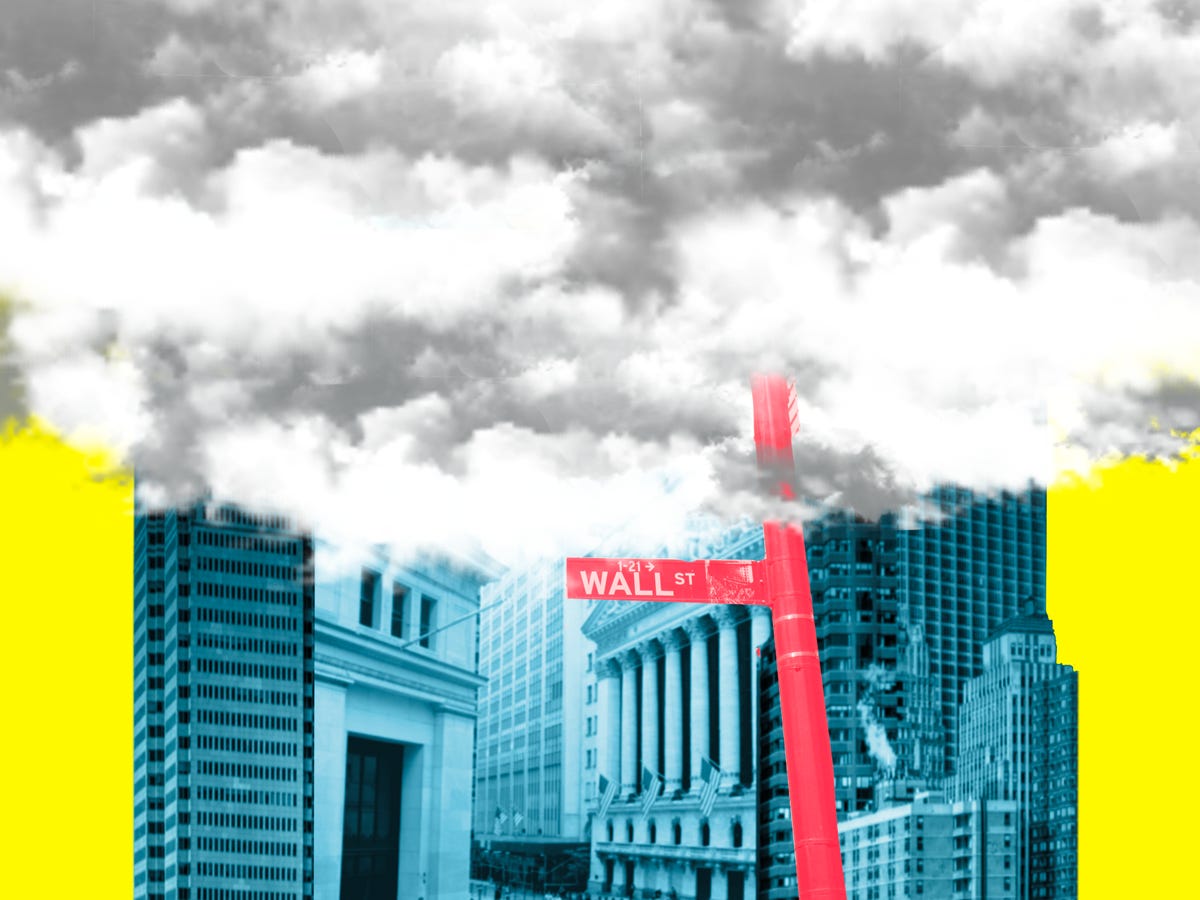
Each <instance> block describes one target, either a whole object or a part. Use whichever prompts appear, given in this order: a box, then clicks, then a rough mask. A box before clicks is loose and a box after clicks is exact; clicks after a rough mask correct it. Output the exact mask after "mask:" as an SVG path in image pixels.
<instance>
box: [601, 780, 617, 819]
mask: <svg viewBox="0 0 1200 900" xmlns="http://www.w3.org/2000/svg"><path fill="white" fill-rule="evenodd" d="M597 787H599V789H600V810H599V812H598V813H597V814H596V817H597V818H599V819H603V818H604V816H605V814H606V813H607V812H608V807H609V806H610V805H611V804H612V802H613V800H615V799H616V796H617V783H616V782H615V781H609V780H608V779H607V778H605V777H604V776H603V775H601V776H600V781H599V783H598V784H597Z"/></svg>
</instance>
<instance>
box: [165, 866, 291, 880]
mask: <svg viewBox="0 0 1200 900" xmlns="http://www.w3.org/2000/svg"><path fill="white" fill-rule="evenodd" d="M184 868H185V867H184V866H180V867H179V874H180V875H186V874H188V873H187V872H185V871H184ZM296 871H297V870H296V869H292V868H285V867H283V866H244V865H238V864H236V863H210V862H199V863H196V875H197V876H200V877H205V876H207V877H210V878H245V879H248V880H250V881H294V880H295V879H296Z"/></svg>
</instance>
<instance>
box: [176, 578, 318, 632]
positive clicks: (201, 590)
mask: <svg viewBox="0 0 1200 900" xmlns="http://www.w3.org/2000/svg"><path fill="white" fill-rule="evenodd" d="M196 594H197V596H200V597H208V598H211V599H219V600H241V601H242V602H244V603H272V604H275V605H277V606H299V605H300V592H299V591H298V590H296V589H294V588H280V587H275V588H260V587H244V586H243V585H240V584H224V583H222V582H214V581H201V582H199V583H198V584H197V585H196ZM288 627H289V628H295V624H294V623H293V624H290V625H289V626H288Z"/></svg>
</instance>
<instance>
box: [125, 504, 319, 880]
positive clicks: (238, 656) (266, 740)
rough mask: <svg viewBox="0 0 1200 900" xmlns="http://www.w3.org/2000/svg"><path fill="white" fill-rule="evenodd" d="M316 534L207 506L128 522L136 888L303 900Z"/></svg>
mask: <svg viewBox="0 0 1200 900" xmlns="http://www.w3.org/2000/svg"><path fill="white" fill-rule="evenodd" d="M311 548H312V545H311V541H309V539H308V538H307V537H306V536H305V535H303V534H301V533H299V532H297V531H294V530H292V529H291V528H290V527H289V525H288V523H287V522H285V521H284V520H283V519H281V518H264V517H253V516H249V515H247V514H245V513H243V512H241V511H239V510H236V509H233V508H231V507H227V506H219V505H215V504H199V505H197V506H195V507H193V508H190V509H187V510H180V511H177V512H165V513H160V514H142V515H138V516H137V517H136V519H135V524H134V896H135V897H138V898H147V900H158V898H165V900H227V898H228V900H232V898H241V897H251V896H253V897H261V898H271V900H283V898H289V900H291V898H304V897H311V896H313V893H312V892H313V856H312V838H313V832H312V826H313V818H312V817H313V756H312V748H313V743H312V741H313V683H312V673H313V633H312V624H313V603H312V600H313V597H312V590H311V586H310V584H309V582H308V581H307V579H306V578H305V577H304V573H305V571H306V569H307V567H308V565H309V563H310V561H311Z"/></svg>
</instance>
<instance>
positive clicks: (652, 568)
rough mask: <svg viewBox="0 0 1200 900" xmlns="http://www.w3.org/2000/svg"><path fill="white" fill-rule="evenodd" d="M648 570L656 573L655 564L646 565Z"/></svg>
mask: <svg viewBox="0 0 1200 900" xmlns="http://www.w3.org/2000/svg"><path fill="white" fill-rule="evenodd" d="M646 568H647V569H649V570H650V571H651V572H653V571H654V563H652V562H648V563H646Z"/></svg>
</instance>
